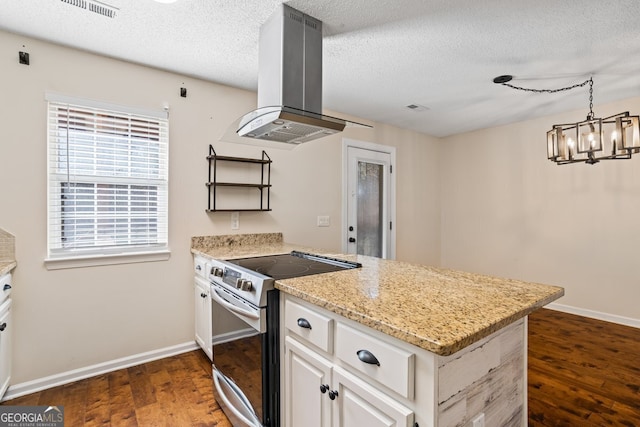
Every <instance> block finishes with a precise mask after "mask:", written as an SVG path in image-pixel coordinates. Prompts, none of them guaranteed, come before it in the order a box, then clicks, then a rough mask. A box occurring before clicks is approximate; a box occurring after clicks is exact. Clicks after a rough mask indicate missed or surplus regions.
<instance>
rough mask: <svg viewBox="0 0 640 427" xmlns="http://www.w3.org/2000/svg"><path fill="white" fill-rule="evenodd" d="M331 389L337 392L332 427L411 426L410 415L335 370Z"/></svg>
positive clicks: (384, 396) (388, 398)
mask: <svg viewBox="0 0 640 427" xmlns="http://www.w3.org/2000/svg"><path fill="white" fill-rule="evenodd" d="M331 386H332V388H333V389H334V390H336V391H337V392H338V396H337V397H336V399H335V400H334V404H336V407H335V408H333V426H334V427H352V426H367V427H383V426H384V427H391V426H394V427H412V426H413V420H414V413H413V411H411V410H410V409H409V408H406V407H405V406H403V405H401V404H400V403H398V402H396V401H395V400H393V399H391V398H390V397H388V396H387V395H385V394H384V393H382V392H380V391H378V390H376V389H375V388H373V387H371V386H370V385H368V384H366V383H365V382H364V381H362V380H360V379H358V378H356V377H355V376H354V375H352V374H350V373H348V372H347V371H345V370H344V369H341V368H340V367H338V366H335V367H334V368H333V374H332V383H331Z"/></svg>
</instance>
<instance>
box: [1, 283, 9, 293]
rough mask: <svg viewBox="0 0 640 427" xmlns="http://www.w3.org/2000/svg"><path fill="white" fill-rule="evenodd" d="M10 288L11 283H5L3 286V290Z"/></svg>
mask: <svg viewBox="0 0 640 427" xmlns="http://www.w3.org/2000/svg"><path fill="white" fill-rule="evenodd" d="M9 289H11V285H10V284H8V283H7V284H6V285H4V286H3V288H2V290H3V291H8V290H9Z"/></svg>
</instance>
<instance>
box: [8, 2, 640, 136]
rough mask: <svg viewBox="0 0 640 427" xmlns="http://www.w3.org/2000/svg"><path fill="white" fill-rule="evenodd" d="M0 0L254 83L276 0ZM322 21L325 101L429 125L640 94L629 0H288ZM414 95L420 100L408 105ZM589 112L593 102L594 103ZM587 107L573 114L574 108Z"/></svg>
mask: <svg viewBox="0 0 640 427" xmlns="http://www.w3.org/2000/svg"><path fill="white" fill-rule="evenodd" d="M69 1H73V0H69ZM105 3H106V4H109V5H111V6H114V7H116V8H118V10H117V12H116V16H115V18H107V17H104V16H101V15H98V14H95V13H90V12H86V11H84V10H81V9H80V8H78V7H76V6H73V5H71V4H68V3H65V2H64V1H62V0H28V1H25V0H1V1H0V29H3V30H7V31H10V32H14V33H18V34H24V35H28V36H32V37H36V38H40V39H45V40H49V41H52V42H54V43H60V44H63V45H68V46H73V47H77V48H80V49H83V50H87V51H91V52H96V53H100V54H104V55H108V56H111V57H116V58H121V59H124V60H128V61H132V62H136V63H141V64H146V65H150V66H154V67H158V68H162V69H166V70H170V71H175V72H178V73H182V74H187V75H191V76H196V77H200V78H203V79H206V80H211V81H215V82H219V83H223V84H227V85H231V86H235V87H240V88H243V89H251V90H256V89H257V77H258V33H259V28H260V25H261V24H262V23H263V22H264V21H266V19H267V18H268V17H269V16H270V15H271V14H272V13H273V12H274V11H275V10H276V8H277V5H278V4H279V3H282V1H280V0H179V1H178V2H176V3H173V4H161V3H158V2H156V1H153V0H105ZM286 3H287V4H288V5H290V6H292V7H294V8H296V9H298V10H300V11H302V12H304V13H307V14H308V15H311V16H313V17H315V18H317V19H319V20H321V21H323V25H324V83H323V84H324V97H323V99H324V107H325V108H327V109H330V110H333V111H335V112H343V113H346V114H352V115H354V116H358V117H362V118H365V119H369V120H374V121H380V122H385V123H389V124H393V125H396V126H400V127H403V128H408V129H413V130H416V131H420V132H424V133H427V134H430V135H434V136H446V135H451V134H456V133H460V132H465V131H469V130H474V129H480V128H486V127H491V126H496V125H500V124H506V123H511V122H515V121H520V120H525V119H527V118H531V117H539V116H544V115H547V114H552V113H556V112H560V111H566V110H572V109H582V108H584V110H585V115H586V113H587V106H588V94H587V89H586V87H585V88H580V89H574V90H572V91H570V92H563V93H559V94H534V93H526V92H521V91H515V90H513V89H509V88H506V87H503V86H498V85H496V84H494V83H493V82H492V79H493V78H494V77H495V76H498V75H502V74H512V75H514V76H515V77H516V79H515V80H514V81H513V82H512V83H514V84H517V85H520V86H527V87H533V88H557V87H561V86H568V85H571V84H574V83H579V82H582V81H584V80H586V79H587V78H588V77H589V76H590V75H593V76H594V81H595V84H594V98H595V104H596V106H597V105H598V104H599V103H600V104H601V103H604V102H608V101H612V100H617V99H622V98H628V97H632V96H640V73H639V72H640V30H639V29H638V23H639V22H640V5H639V4H638V0H607V1H602V0H562V1H558V0H535V1H534V0H403V1H398V0H349V1H346V0H291V1H288V2H286ZM409 104H419V105H423V106H426V107H428V110H427V111H422V112H415V111H411V110H409V109H407V108H406V106H407V105H409ZM597 113H598V111H597V108H596V115H597ZM578 119H582V117H581V116H580V117H577V118H576V120H578Z"/></svg>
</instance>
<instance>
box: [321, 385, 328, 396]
mask: <svg viewBox="0 0 640 427" xmlns="http://www.w3.org/2000/svg"><path fill="white" fill-rule="evenodd" d="M328 391H329V384H322V385H321V386H320V392H321V393H322V394H325V393H326V392H328Z"/></svg>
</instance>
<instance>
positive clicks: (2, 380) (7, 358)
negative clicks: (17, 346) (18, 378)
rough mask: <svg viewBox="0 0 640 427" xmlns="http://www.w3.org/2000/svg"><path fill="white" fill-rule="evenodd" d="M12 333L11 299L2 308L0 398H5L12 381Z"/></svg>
mask: <svg viewBox="0 0 640 427" xmlns="http://www.w3.org/2000/svg"><path fill="white" fill-rule="evenodd" d="M12 333H13V324H12V316H11V299H8V300H6V301H5V302H4V303H2V305H1V306H0V397H2V396H4V393H5V392H6V391H7V388H8V387H9V381H10V380H11V344H12V340H11V335H12Z"/></svg>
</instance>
